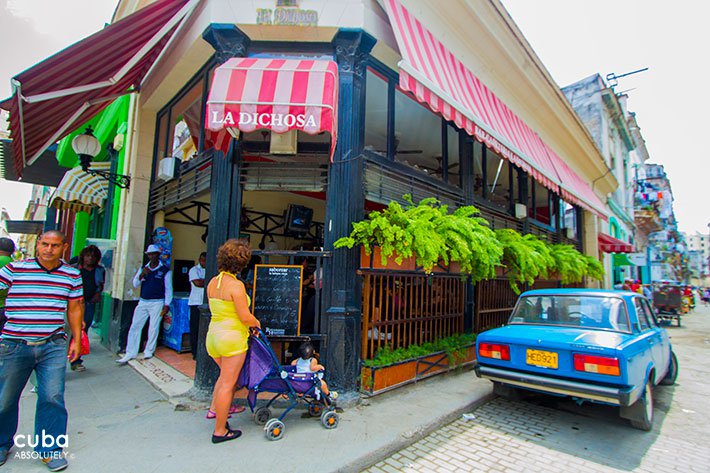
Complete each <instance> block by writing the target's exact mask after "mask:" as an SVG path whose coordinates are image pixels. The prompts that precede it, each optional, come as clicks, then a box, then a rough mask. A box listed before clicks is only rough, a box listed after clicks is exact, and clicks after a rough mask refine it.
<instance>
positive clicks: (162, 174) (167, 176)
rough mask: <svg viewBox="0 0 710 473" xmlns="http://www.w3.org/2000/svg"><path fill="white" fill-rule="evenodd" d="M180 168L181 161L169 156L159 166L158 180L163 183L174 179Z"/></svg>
mask: <svg viewBox="0 0 710 473" xmlns="http://www.w3.org/2000/svg"><path fill="white" fill-rule="evenodd" d="M179 168H180V160H179V159H178V158H173V157H172V156H168V157H166V158H163V159H161V160H160V163H159V164H158V179H162V180H163V181H169V180H171V179H174V178H175V174H177V170H178V169H179Z"/></svg>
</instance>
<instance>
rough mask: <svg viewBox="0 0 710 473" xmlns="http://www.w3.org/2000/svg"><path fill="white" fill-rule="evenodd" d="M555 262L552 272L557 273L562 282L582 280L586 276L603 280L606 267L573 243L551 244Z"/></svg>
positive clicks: (551, 268) (568, 282)
mask: <svg viewBox="0 0 710 473" xmlns="http://www.w3.org/2000/svg"><path fill="white" fill-rule="evenodd" d="M550 255H551V256H552V259H553V261H554V263H553V264H552V266H551V267H550V272H551V273H555V274H557V276H558V277H559V279H560V281H561V282H562V284H571V283H577V282H582V281H583V280H584V277H585V276H588V277H590V278H592V279H597V280H599V281H601V280H602V279H603V278H604V267H603V266H602V264H601V263H600V262H599V260H597V259H596V258H594V257H592V256H588V255H584V254H582V253H580V252H579V251H578V250H577V249H576V248H575V247H573V246H572V245H565V244H562V243H560V244H556V245H550Z"/></svg>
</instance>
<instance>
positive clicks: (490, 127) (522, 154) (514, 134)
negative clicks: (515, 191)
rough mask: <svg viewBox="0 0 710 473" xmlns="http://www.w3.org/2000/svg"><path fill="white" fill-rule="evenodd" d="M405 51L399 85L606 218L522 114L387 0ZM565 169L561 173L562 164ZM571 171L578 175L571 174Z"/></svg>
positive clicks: (399, 6) (540, 179)
mask: <svg viewBox="0 0 710 473" xmlns="http://www.w3.org/2000/svg"><path fill="white" fill-rule="evenodd" d="M385 6H386V10H387V15H388V16H389V20H390V23H391V25H392V28H393V30H394V34H395V38H396V39H397V45H398V46H399V49H400V54H401V55H402V61H400V63H399V85H400V87H401V88H402V89H404V90H406V91H408V92H411V93H412V94H414V96H415V97H416V98H417V100H419V101H420V102H422V103H424V104H426V105H428V106H429V107H430V108H431V109H432V110H434V111H435V112H438V113H440V114H441V115H442V116H443V117H444V118H445V119H447V120H450V121H452V122H454V123H455V124H456V126H458V127H459V128H461V129H464V130H466V132H467V133H468V134H469V135H471V136H473V137H474V138H476V139H477V140H479V141H480V142H482V143H484V144H485V145H486V146H488V147H489V148H491V149H493V150H494V151H495V152H496V153H498V154H500V155H501V156H503V157H505V158H506V159H508V160H509V161H510V162H512V163H513V164H515V165H516V166H519V167H520V168H522V169H523V170H524V171H525V172H527V173H529V174H530V175H532V176H533V177H534V178H535V180H536V181H537V182H539V183H540V184H542V185H544V186H545V187H547V188H548V189H551V190H553V191H555V192H559V193H560V194H561V195H563V197H564V198H565V199H566V200H568V201H570V202H571V203H573V204H577V205H580V206H582V207H584V208H586V209H587V210H590V211H592V212H594V213H596V214H598V215H599V216H601V217H602V218H606V212H605V211H604V205H603V203H602V202H601V200H600V199H599V197H598V196H596V194H595V193H594V191H593V190H592V189H591V188H589V186H588V185H587V184H586V183H585V182H584V180H582V179H581V178H580V177H579V176H577V175H576V174H575V173H574V171H572V170H571V169H570V168H569V167H568V166H567V165H566V164H565V163H564V162H563V161H562V160H561V159H560V158H559V157H558V156H557V155H556V154H555V153H554V151H552V150H551V149H550V147H549V146H548V145H547V144H545V142H543V141H542V139H541V138H540V137H539V136H538V135H537V133H535V132H534V131H533V130H532V129H531V128H530V127H529V126H528V125H527V124H526V123H525V122H523V120H522V119H520V117H518V116H517V115H516V114H515V113H514V112H513V111H512V110H510V108H508V106H507V105H505V103H503V101H502V100H500V98H498V97H497V96H496V95H495V94H494V93H493V92H491V90H490V89H489V88H488V87H486V86H485V85H484V84H483V82H481V80H480V79H479V78H478V77H476V76H475V75H474V74H473V73H472V72H471V71H470V70H469V69H468V68H467V67H466V66H465V65H464V64H463V63H462V62H461V61H459V60H458V59H457V58H456V56H454V54H453V53H451V51H449V50H448V49H447V48H446V46H444V45H443V44H442V43H441V42H440V41H439V40H438V39H437V38H436V37H434V35H433V34H432V33H431V32H430V31H429V30H428V29H427V28H426V27H424V26H423V25H422V24H421V22H420V21H419V20H417V18H415V17H414V15H412V14H411V13H410V12H409V11H408V10H407V9H405V8H404V7H403V6H402V4H401V2H400V0H385ZM561 164H562V165H564V169H562V170H561V172H558V171H559V170H558V167H560V166H561ZM571 176H574V177H573V178H572V179H570V177H571Z"/></svg>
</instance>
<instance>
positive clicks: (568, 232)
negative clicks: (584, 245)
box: [565, 227, 577, 240]
mask: <svg viewBox="0 0 710 473" xmlns="http://www.w3.org/2000/svg"><path fill="white" fill-rule="evenodd" d="M565 235H566V236H567V238H569V239H570V240H573V239H574V238H576V237H577V232H576V231H575V230H574V228H571V227H567V228H565Z"/></svg>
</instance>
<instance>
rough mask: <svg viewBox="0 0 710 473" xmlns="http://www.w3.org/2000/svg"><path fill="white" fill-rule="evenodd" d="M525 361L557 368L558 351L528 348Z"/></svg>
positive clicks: (530, 363)
mask: <svg viewBox="0 0 710 473" xmlns="http://www.w3.org/2000/svg"><path fill="white" fill-rule="evenodd" d="M525 361H526V362H527V364H529V365H534V366H542V367H544V368H554V369H557V353H555V352H554V351H543V350H530V349H528V351H527V353H526V357H525Z"/></svg>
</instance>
